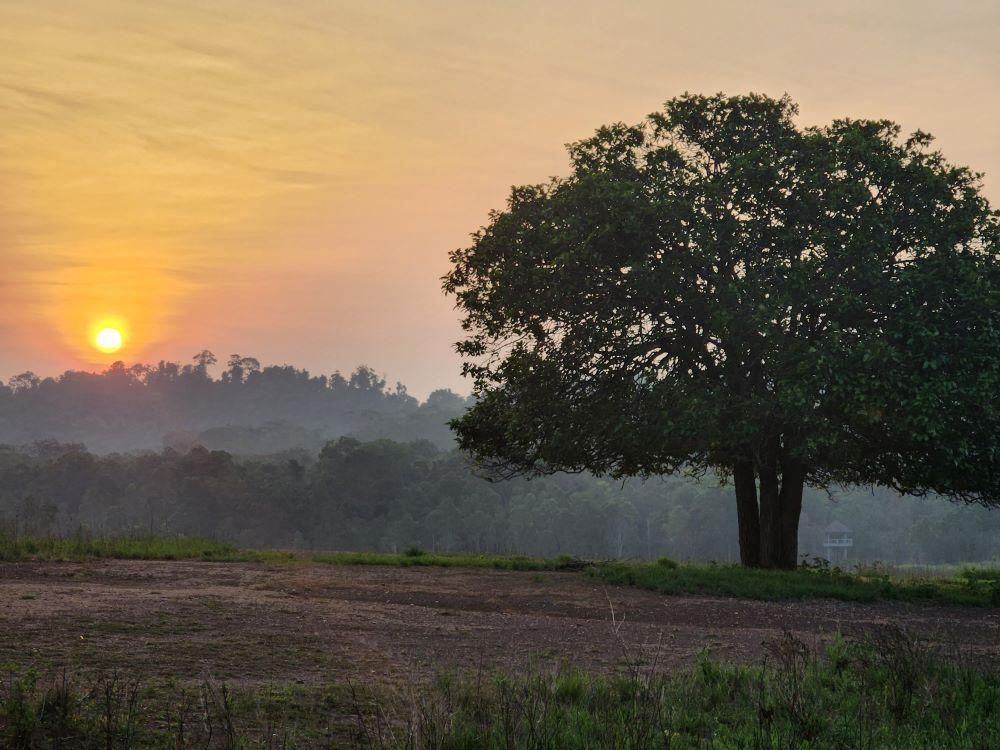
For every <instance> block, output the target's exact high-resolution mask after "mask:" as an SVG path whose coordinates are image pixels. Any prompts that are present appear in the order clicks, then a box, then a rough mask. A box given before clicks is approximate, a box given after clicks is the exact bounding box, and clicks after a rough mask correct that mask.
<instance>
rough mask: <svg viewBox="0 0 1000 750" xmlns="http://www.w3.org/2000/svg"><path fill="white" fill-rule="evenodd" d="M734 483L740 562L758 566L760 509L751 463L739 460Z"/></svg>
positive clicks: (748, 565)
mask: <svg viewBox="0 0 1000 750" xmlns="http://www.w3.org/2000/svg"><path fill="white" fill-rule="evenodd" d="M733 483H734V484H735V485H736V518H737V521H738V523H739V529H740V562H741V563H742V564H743V566H744V567H747V568H757V567H759V566H760V511H759V510H758V508H757V480H756V478H755V477H754V470H753V463H752V462H750V461H739V462H737V463H736V466H735V467H734V468H733Z"/></svg>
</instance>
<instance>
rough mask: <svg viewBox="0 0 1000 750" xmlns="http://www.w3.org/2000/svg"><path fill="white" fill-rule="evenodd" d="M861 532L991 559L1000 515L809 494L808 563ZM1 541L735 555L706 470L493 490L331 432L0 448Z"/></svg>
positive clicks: (900, 550)
mask: <svg viewBox="0 0 1000 750" xmlns="http://www.w3.org/2000/svg"><path fill="white" fill-rule="evenodd" d="M834 520H837V521H840V522H842V523H845V524H847V525H848V526H849V527H851V528H853V529H854V530H855V548H854V550H853V554H852V557H851V560H850V561H851V562H860V561H875V560H880V561H883V562H886V563H897V564H901V563H918V564H935V563H957V562H969V561H985V560H992V559H996V558H997V557H998V556H1000V516H998V514H996V513H991V512H990V511H989V510H987V509H984V508H978V507H969V506H962V505H955V504H952V503H947V502H942V501H941V500H940V499H938V498H926V499H918V498H912V497H901V496H899V495H896V494H894V493H892V492H890V491H888V490H875V491H874V492H873V491H871V490H854V491H839V492H833V493H831V494H829V495H828V494H827V493H823V492H818V491H810V492H807V493H806V497H805V499H804V506H803V519H802V526H801V530H800V541H801V550H802V553H803V555H806V556H819V555H822V553H823V548H822V539H823V529H824V528H825V527H826V526H827V525H828V524H829V523H830V522H832V521H834ZM0 523H2V524H3V526H4V531H5V533H7V534H49V533H60V534H67V533H76V532H79V531H83V532H85V533H87V532H90V533H102V532H114V533H133V532H134V533H148V532H154V533H160V534H189V535H194V534H197V535H204V536H209V537H213V538H216V539H220V540H225V541H229V542H234V543H237V544H239V545H243V546H257V547H261V546H266V547H280V548H295V549H309V548H312V549H342V550H382V551H403V550H405V549H408V548H410V547H421V548H423V549H428V550H438V551H455V552H457V551H462V552H481V553H523V554H530V555H545V556H549V555H563V554H569V555H577V556H581V557H587V558H601V559H604V558H611V557H615V558H623V557H640V558H655V557H659V556H669V557H672V558H675V559H678V560H715V561H718V562H735V561H737V560H738V559H739V552H738V546H737V541H736V535H735V525H736V519H735V518H734V517H733V513H732V499H731V496H730V493H729V490H728V489H727V488H725V487H722V486H720V484H719V483H718V482H717V481H715V480H714V479H712V478H711V477H705V478H703V479H701V480H700V481H698V482H695V481H692V480H687V479H684V478H681V477H671V478H665V479H654V480H648V481H645V482H643V481H639V480H629V481H628V482H625V483H622V482H615V481H610V480H607V479H599V478H595V477H593V476H591V475H587V474H558V475H553V476H549V477H543V478H538V479H533V480H530V481H529V480H526V479H510V480H505V481H502V482H489V481H487V480H486V479H484V478H482V477H480V476H477V474H476V473H475V472H474V471H473V469H472V468H471V466H470V464H469V462H468V459H467V457H465V456H464V455H463V454H462V453H460V452H459V451H458V450H457V449H441V448H439V447H437V446H435V445H434V444H433V443H431V442H430V441H426V440H421V441H410V442H397V441H393V440H387V439H379V440H374V441H366V442H362V441H360V440H357V439H355V438H347V437H343V438H339V439H336V440H334V441H331V442H329V443H327V444H326V445H325V446H324V447H323V448H322V450H320V451H319V452H318V453H315V452H312V451H309V450H307V449H305V448H300V449H295V450H291V451H286V452H284V453H281V454H272V455H269V456H237V455H233V454H231V453H228V452H225V451H220V450H209V449H207V448H205V447H203V446H200V445H198V446H195V447H194V448H192V449H190V450H186V451H178V450H175V449H173V448H166V449H163V450H161V451H158V452H153V451H137V452H132V453H127V454H126V453H116V454H109V455H103V456H102V455H96V454H93V453H90V452H88V451H87V450H86V449H85V448H84V447H83V446H81V445H73V444H63V443H57V442H53V441H46V442H38V443H34V444H31V445H27V446H21V447H16V448H15V447H11V446H5V447H3V448H0Z"/></svg>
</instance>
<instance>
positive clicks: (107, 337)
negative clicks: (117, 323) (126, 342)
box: [94, 328, 123, 354]
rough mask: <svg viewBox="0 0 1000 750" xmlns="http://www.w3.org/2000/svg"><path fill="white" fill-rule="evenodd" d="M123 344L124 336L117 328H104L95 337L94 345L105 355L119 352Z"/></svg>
mask: <svg viewBox="0 0 1000 750" xmlns="http://www.w3.org/2000/svg"><path fill="white" fill-rule="evenodd" d="M122 343H123V338H122V334H121V331H119V330H118V329H117V328H102V329H101V330H100V331H98V332H97V336H95V337H94V345H95V346H96V347H97V348H98V349H100V350H101V351H102V352H104V353H105V354H111V353H112V352H116V351H118V350H119V349H121V348H122Z"/></svg>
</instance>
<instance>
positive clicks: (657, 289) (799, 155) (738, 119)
mask: <svg viewBox="0 0 1000 750" xmlns="http://www.w3.org/2000/svg"><path fill="white" fill-rule="evenodd" d="M796 114H797V108H796V106H795V105H794V103H793V102H792V101H790V100H789V99H788V98H787V97H786V98H782V99H772V98H768V97H766V96H760V95H747V96H736V97H727V96H723V95H721V94H719V95H714V96H698V95H684V96H681V97H679V98H676V99H673V100H671V101H669V102H667V104H666V106H665V109H664V110H663V111H662V112H658V113H655V114H652V115H650V116H649V117H648V118H646V120H644V121H643V122H642V123H640V124H638V125H634V126H629V125H624V124H620V123H619V124H615V125H611V126H607V127H602V128H601V129H600V130H598V131H597V132H596V134H595V135H594V136H593V137H592V138H590V139H588V140H585V141H582V142H579V143H575V144H572V145H571V146H570V147H569V154H570V159H571V166H572V171H571V173H570V174H569V176H567V177H562V178H554V179H552V180H550V181H549V182H547V183H544V184H539V185H529V186H521V187H515V188H514V189H513V190H512V192H511V195H510V198H509V200H508V204H507V207H506V208H505V209H504V210H502V211H496V212H494V213H492V214H491V216H490V222H489V224H488V225H487V226H486V227H484V228H482V229H481V230H480V231H478V232H477V233H476V234H475V235H474V236H473V242H472V244H471V245H470V246H469V247H467V248H464V249H460V250H457V251H455V252H454V253H452V256H451V259H452V262H453V268H452V270H451V271H450V273H449V274H448V275H447V276H446V277H445V279H444V286H445V289H446V291H448V292H449V293H451V294H453V295H455V297H456V300H457V304H458V306H459V308H460V310H461V311H462V313H463V327H464V329H465V331H466V332H467V337H466V338H465V340H463V341H462V342H460V343H459V345H458V350H459V351H460V353H462V354H463V355H464V357H465V365H464V369H465V372H466V374H468V375H469V376H471V378H472V379H473V382H474V391H475V395H476V396H477V398H478V401H477V403H476V405H475V407H474V408H473V409H471V410H470V411H469V412H467V413H466V414H465V415H464V416H462V417H461V418H459V419H457V420H456V421H455V422H454V423H453V424H454V427H455V428H456V430H457V433H458V437H459V444H460V445H461V446H462V447H463V448H465V449H466V450H469V451H471V452H472V453H473V455H474V456H475V457H476V458H477V459H478V460H480V461H481V462H483V463H484V464H486V465H488V466H490V467H491V468H492V469H494V470H495V471H498V472H500V473H502V474H512V473H528V474H541V473H551V472H554V471H581V470H590V471H594V472H597V473H602V474H610V475H613V476H618V477H621V476H629V475H657V474H667V473H674V472H679V471H700V470H706V469H712V470H715V471H717V472H720V473H723V474H726V475H730V476H732V477H733V479H734V484H735V487H736V495H737V515H738V518H739V529H740V532H739V533H740V543H741V552H742V556H743V561H744V562H745V563H746V564H750V565H756V564H764V565H768V566H782V567H788V566H792V565H794V564H795V563H796V560H797V547H796V534H797V528H798V517H799V513H800V508H801V498H802V487H803V485H804V484H808V485H813V486H819V487H822V486H827V485H829V484H831V483H839V484H858V485H883V486H887V487H890V488H893V489H896V490H898V491H900V492H905V493H910V494H918V495H919V494H926V493H929V492H936V493H939V494H941V495H943V496H945V497H947V498H950V499H953V500H959V501H965V502H973V503H980V504H984V505H992V504H998V503H1000V437H998V436H1000V404H998V400H997V398H996V393H997V392H998V390H1000V229H998V214H997V213H996V212H994V211H993V210H992V209H991V208H990V206H989V204H988V202H987V201H986V199H985V198H984V197H983V195H982V193H981V184H980V178H981V176H980V175H978V174H976V173H975V172H973V171H971V170H969V169H968V168H965V167H959V166H955V165H952V164H950V163H949V162H948V161H946V159H945V158H944V157H943V155H942V154H941V153H940V152H938V151H935V150H933V149H932V148H931V143H932V139H931V137H930V136H929V135H927V134H925V133H922V132H917V133H914V134H912V135H910V136H908V137H903V136H902V135H901V131H900V128H899V126H898V125H896V124H894V123H892V122H889V121H886V120H878V121H872V120H849V119H843V120H836V121H834V122H833V123H832V124H830V125H828V126H824V127H811V128H800V127H798V126H797V125H796V123H795V122H794V117H795V115H796Z"/></svg>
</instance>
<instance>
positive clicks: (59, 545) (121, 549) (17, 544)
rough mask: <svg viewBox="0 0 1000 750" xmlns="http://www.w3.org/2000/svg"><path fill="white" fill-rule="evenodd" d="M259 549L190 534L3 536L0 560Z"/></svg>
mask: <svg viewBox="0 0 1000 750" xmlns="http://www.w3.org/2000/svg"><path fill="white" fill-rule="evenodd" d="M260 557H261V555H260V553H257V552H252V551H248V550H240V549H238V548H237V547H235V546H233V545H231V544H225V543H223V542H217V541H214V540H211V539H204V538H201V537H189V536H154V535H139V536H91V535H89V534H75V535H72V536H65V537H55V536H44V537H31V536H18V537H9V536H2V537H0V560H2V561H7V562H16V561H24V560H65V561H70V560H95V559H119V560H227V561H233V562H242V561H248V560H255V559H260Z"/></svg>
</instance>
